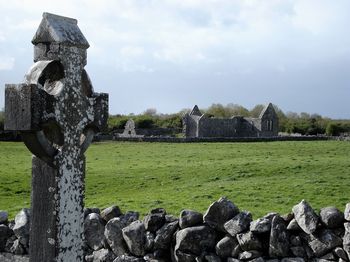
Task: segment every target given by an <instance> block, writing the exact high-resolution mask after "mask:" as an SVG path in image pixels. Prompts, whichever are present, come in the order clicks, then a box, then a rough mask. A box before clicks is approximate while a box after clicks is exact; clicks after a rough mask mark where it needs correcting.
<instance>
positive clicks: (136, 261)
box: [113, 255, 145, 262]
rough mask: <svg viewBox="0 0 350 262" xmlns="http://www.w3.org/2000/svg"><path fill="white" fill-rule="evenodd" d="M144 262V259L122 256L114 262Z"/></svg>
mask: <svg viewBox="0 0 350 262" xmlns="http://www.w3.org/2000/svg"><path fill="white" fill-rule="evenodd" d="M144 261H145V260H143V259H142V258H138V257H133V256H125V255H122V256H118V257H117V258H116V259H114V261H113V262H144Z"/></svg>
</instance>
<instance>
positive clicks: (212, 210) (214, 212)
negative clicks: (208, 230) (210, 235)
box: [203, 197, 239, 233]
mask: <svg viewBox="0 0 350 262" xmlns="http://www.w3.org/2000/svg"><path fill="white" fill-rule="evenodd" d="M238 213H239V209H238V207H236V206H235V205H234V204H233V203H232V202H231V201H229V200H228V199H226V198H225V197H222V198H220V199H219V200H218V201H215V202H214V203H212V204H211V205H210V206H209V208H208V210H207V211H206V212H205V214H204V216H203V220H204V223H206V224H207V225H208V226H210V227H212V228H214V229H216V230H219V231H221V232H224V233H225V232H226V231H225V228H224V224H225V223H226V222H227V221H228V220H230V219H231V218H233V217H234V216H236V215H237V214H238Z"/></svg>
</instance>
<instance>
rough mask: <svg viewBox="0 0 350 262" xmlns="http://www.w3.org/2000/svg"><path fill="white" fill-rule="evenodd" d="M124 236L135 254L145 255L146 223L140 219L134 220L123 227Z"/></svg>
mask: <svg viewBox="0 0 350 262" xmlns="http://www.w3.org/2000/svg"><path fill="white" fill-rule="evenodd" d="M123 237H124V240H125V242H126V244H127V246H128V248H129V250H130V252H131V253H132V254H133V255H135V256H143V255H145V254H146V251H145V242H146V230H145V225H144V224H143V223H142V222H141V221H140V220H137V221H134V222H132V223H131V224H130V225H128V226H126V227H125V228H123Z"/></svg>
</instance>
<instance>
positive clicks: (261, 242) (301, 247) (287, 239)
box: [0, 197, 350, 262]
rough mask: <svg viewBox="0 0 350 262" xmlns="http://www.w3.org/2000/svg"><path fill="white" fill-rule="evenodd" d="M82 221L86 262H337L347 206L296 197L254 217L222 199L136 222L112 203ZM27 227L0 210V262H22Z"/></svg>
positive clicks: (348, 240) (347, 225)
mask: <svg viewBox="0 0 350 262" xmlns="http://www.w3.org/2000/svg"><path fill="white" fill-rule="evenodd" d="M84 216H85V222H84V228H85V229H84V236H85V240H84V241H85V242H84V243H85V244H84V252H85V261H87V262H123V261H124V262H141V261H153V262H161V261H164V262H166V261H176V262H200V261H208V262H220V261H222V262H223V261H225V262H226V261H227V262H236V261H254V262H263V261H271V262H278V261H282V262H302V261H318V262H326V261H340V262H342V261H349V257H350V203H349V204H347V205H346V207H345V211H344V212H342V211H340V210H338V209H337V208H335V207H325V208H322V209H321V210H320V212H316V211H315V210H313V209H312V207H311V206H310V204H309V203H307V202H306V201H305V200H302V201H301V202H300V203H299V204H297V205H295V206H294V207H293V208H292V210H291V212H290V213H289V214H286V215H280V214H277V213H269V214H267V215H265V216H264V217H261V218H258V219H255V220H253V218H252V215H251V213H250V212H248V211H242V210H240V209H239V208H238V207H237V206H236V205H235V204H234V203H233V202H231V201H230V200H228V199H226V198H224V197H223V198H220V199H219V200H218V201H215V202H214V203H212V204H211V205H210V206H209V208H208V209H207V211H206V212H205V213H204V214H201V213H200V212H196V211H193V210H187V209H185V210H182V211H181V213H180V215H179V217H175V216H173V215H169V214H167V213H166V211H165V210H164V209H163V208H157V209H153V210H151V211H150V212H149V214H147V215H146V216H145V217H144V218H143V219H142V220H141V219H140V217H139V213H137V212H133V211H128V212H126V213H122V212H121V210H120V209H119V207H117V206H111V207H109V208H106V209H104V210H102V211H100V210H99V209H98V208H86V209H85V214H84ZM29 227H30V212H29V210H28V209H23V210H21V211H20V212H19V213H18V214H17V216H16V218H15V220H14V221H8V217H7V212H5V211H0V251H1V252H3V253H0V261H28V257H27V256H25V254H26V253H27V252H28V250H29V244H30V243H29V230H30V229H29ZM19 255H22V256H19ZM23 255H24V256H23Z"/></svg>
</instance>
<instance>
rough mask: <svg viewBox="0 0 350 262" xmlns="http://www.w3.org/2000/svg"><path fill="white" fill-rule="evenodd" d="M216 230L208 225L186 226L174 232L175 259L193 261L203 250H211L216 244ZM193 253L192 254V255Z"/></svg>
mask: <svg viewBox="0 0 350 262" xmlns="http://www.w3.org/2000/svg"><path fill="white" fill-rule="evenodd" d="M216 237H217V235H216V232H215V231H214V230H213V229H212V228H210V227H208V226H197V227H188V228H185V229H182V230H180V231H178V232H177V233H176V245H175V250H174V252H175V259H176V261H181V262H182V261H194V260H192V259H194V258H195V256H200V255H201V254H202V252H203V251H206V250H212V249H214V247H215V244H216ZM193 255H194V256H193Z"/></svg>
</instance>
